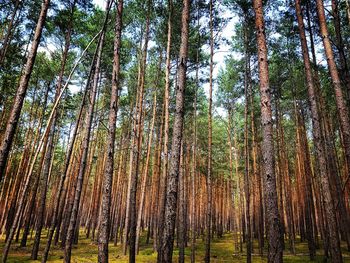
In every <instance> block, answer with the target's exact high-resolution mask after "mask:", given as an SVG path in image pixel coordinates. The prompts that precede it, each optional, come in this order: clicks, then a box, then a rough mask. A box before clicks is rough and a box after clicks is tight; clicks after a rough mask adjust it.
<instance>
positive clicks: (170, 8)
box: [157, 0, 173, 263]
mask: <svg viewBox="0 0 350 263" xmlns="http://www.w3.org/2000/svg"><path fill="white" fill-rule="evenodd" d="M168 12H169V14H168V32H167V48H166V62H165V88H164V142H163V155H164V158H163V162H162V169H161V177H160V182H159V183H160V195H159V213H158V247H157V249H158V251H157V252H158V254H157V262H158V263H161V262H162V239H163V230H164V213H165V199H166V186H167V175H168V159H169V154H168V147H169V145H168V144H169V90H170V62H171V53H170V52H171V34H172V14H173V13H172V12H173V2H172V0H168Z"/></svg>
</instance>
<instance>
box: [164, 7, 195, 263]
mask: <svg viewBox="0 0 350 263" xmlns="http://www.w3.org/2000/svg"><path fill="white" fill-rule="evenodd" d="M189 14H190V1H189V0H183V9H182V20H181V21H182V22H181V24H182V27H181V45H180V54H179V59H180V63H179V66H178V83H177V84H178V85H177V87H176V106H175V119H174V126H173V138H172V147H171V157H170V167H169V178H168V181H167V189H166V190H167V195H166V203H165V219H164V222H165V225H164V232H163V240H162V250H161V253H162V255H161V260H160V262H167V263H171V262H172V256H173V246H174V244H173V243H174V233H175V220H176V210H177V209H176V208H177V190H178V179H179V164H180V148H181V141H182V128H183V116H184V91H185V86H186V69H187V53H188V37H189V29H188V26H189Z"/></svg>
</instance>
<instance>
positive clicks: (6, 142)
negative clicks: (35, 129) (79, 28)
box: [0, 0, 50, 261]
mask: <svg viewBox="0 0 350 263" xmlns="http://www.w3.org/2000/svg"><path fill="white" fill-rule="evenodd" d="M49 5H50V0H44V1H43V3H42V6H41V11H40V15H39V20H38V22H37V24H36V29H35V34H34V39H33V41H32V45H31V49H30V52H29V54H28V57H27V62H26V65H25V68H24V71H23V74H22V76H21V80H20V83H19V86H18V89H17V92H16V95H15V99H14V102H13V105H12V109H11V112H10V116H9V118H8V121H7V124H6V129H5V133H4V136H3V138H2V141H1V146H0V183H1V182H2V180H3V177H4V171H5V167H6V162H7V158H8V155H9V153H10V150H11V146H12V142H13V137H14V135H15V131H16V127H17V124H18V120H19V117H20V114H21V110H22V106H23V101H24V98H25V96H26V93H27V88H28V84H29V80H30V76H31V75H32V70H33V66H34V62H35V58H36V54H37V51H38V46H39V43H40V39H41V33H42V30H43V28H44V24H45V20H46V14H47V10H48V8H49ZM5 249H6V247H5ZM6 259H7V252H6V253H5V251H4V254H3V261H6Z"/></svg>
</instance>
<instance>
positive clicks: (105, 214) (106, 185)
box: [98, 0, 123, 262]
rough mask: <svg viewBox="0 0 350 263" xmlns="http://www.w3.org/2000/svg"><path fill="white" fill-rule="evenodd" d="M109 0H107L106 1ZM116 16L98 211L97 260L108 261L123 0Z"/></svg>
mask: <svg viewBox="0 0 350 263" xmlns="http://www.w3.org/2000/svg"><path fill="white" fill-rule="evenodd" d="M108 2H109V1H108ZM116 12H117V16H116V22H115V38H114V58H113V75H112V76H113V77H112V91H111V101H110V106H109V119H108V137H107V158H106V164H105V170H104V180H103V185H102V208H101V213H100V229H99V238H98V261H99V262H108V237H109V231H110V206H111V187H112V180H113V164H114V141H115V130H116V128H115V124H116V121H117V111H118V98H119V94H118V90H119V82H120V80H119V72H120V48H121V32H122V15H123V0H119V2H118V7H117V11H116Z"/></svg>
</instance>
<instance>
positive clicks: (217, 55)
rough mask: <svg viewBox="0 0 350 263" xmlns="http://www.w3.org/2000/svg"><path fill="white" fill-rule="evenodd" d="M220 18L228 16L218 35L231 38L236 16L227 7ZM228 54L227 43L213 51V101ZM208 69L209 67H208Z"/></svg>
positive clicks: (99, 1)
mask: <svg viewBox="0 0 350 263" xmlns="http://www.w3.org/2000/svg"><path fill="white" fill-rule="evenodd" d="M93 3H94V4H95V5H97V6H99V7H100V8H101V9H104V8H105V6H106V1H105V0H93ZM220 16H221V17H222V18H230V19H229V21H228V23H227V24H226V26H225V27H224V28H223V29H222V30H221V32H220V35H221V38H222V39H227V40H231V38H232V36H233V33H234V25H235V23H237V22H238V17H237V16H234V15H233V13H232V12H231V11H230V10H229V9H227V8H226V9H225V11H224V12H223V13H221V14H220ZM204 50H205V51H206V52H208V53H209V46H208V47H204ZM229 54H232V51H230V47H229V45H227V44H220V45H219V47H218V48H216V49H215V51H214V58H213V59H214V63H215V66H214V69H213V79H214V84H213V95H214V98H213V100H214V103H215V91H216V89H217V86H216V85H217V84H216V83H215V79H216V78H217V76H218V73H219V70H220V68H224V66H225V57H226V56H227V55H229ZM208 70H209V67H208ZM203 88H204V91H205V94H206V95H207V96H208V95H209V83H206V84H204V85H203ZM214 111H215V113H216V114H219V115H221V116H223V115H225V112H224V110H223V109H221V108H215V109H214Z"/></svg>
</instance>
